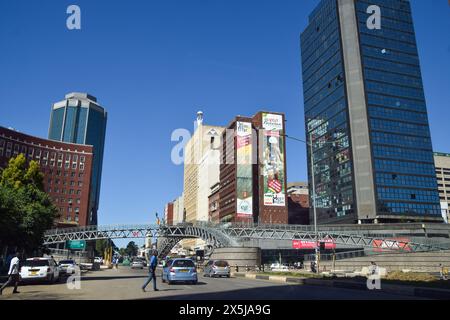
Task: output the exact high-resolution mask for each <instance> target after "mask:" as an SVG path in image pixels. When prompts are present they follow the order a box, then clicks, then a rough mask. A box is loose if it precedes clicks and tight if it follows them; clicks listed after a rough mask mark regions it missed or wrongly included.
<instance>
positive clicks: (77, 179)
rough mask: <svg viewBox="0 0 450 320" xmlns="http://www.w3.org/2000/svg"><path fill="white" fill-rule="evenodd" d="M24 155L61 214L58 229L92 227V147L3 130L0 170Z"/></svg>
mask: <svg viewBox="0 0 450 320" xmlns="http://www.w3.org/2000/svg"><path fill="white" fill-rule="evenodd" d="M19 154H23V155H24V156H25V157H26V159H27V161H31V160H34V161H36V162H37V163H38V164H39V166H40V169H41V172H42V173H43V174H44V190H45V192H46V193H47V194H48V195H49V196H50V197H51V199H52V200H53V204H54V205H55V206H56V208H57V209H58V211H59V218H58V219H57V220H56V221H55V226H56V227H57V228H65V227H78V226H80V227H82V226H87V225H88V224H89V196H90V188H91V183H90V180H91V171H92V161H93V148H92V146H85V145H79V144H73V143H63V142H58V141H52V140H46V139H42V138H38V137H34V136H30V135H28V134H25V133H22V132H18V131H16V130H12V129H6V128H3V127H0V168H6V167H7V166H8V162H9V160H10V159H11V158H13V157H17V156H18V155H19Z"/></svg>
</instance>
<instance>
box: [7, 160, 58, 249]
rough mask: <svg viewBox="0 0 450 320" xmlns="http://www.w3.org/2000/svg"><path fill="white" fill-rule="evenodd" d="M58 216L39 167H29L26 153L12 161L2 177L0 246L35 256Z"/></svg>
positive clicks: (37, 165) (33, 164)
mask: <svg viewBox="0 0 450 320" xmlns="http://www.w3.org/2000/svg"><path fill="white" fill-rule="evenodd" d="M57 217H58V210H57V208H56V207H55V206H54V205H53V203H52V201H51V199H50V197H49V195H48V194H46V193H45V192H44V175H43V174H42V172H40V169H39V164H38V163H37V162H35V161H30V163H29V164H27V161H26V158H25V156H24V155H23V154H20V155H18V156H17V157H15V158H11V159H10V161H9V163H8V166H7V167H6V168H5V169H4V170H3V171H2V172H1V177H0V244H1V245H8V246H17V247H19V248H21V249H23V250H25V251H26V252H29V253H31V252H32V251H34V250H36V249H38V248H39V247H40V245H41V244H42V240H43V235H44V232H45V231H46V230H48V229H50V228H52V227H53V224H54V221H55V219H56V218H57Z"/></svg>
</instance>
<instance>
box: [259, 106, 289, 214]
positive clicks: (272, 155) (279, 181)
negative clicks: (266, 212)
mask: <svg viewBox="0 0 450 320" xmlns="http://www.w3.org/2000/svg"><path fill="white" fill-rule="evenodd" d="M262 127H263V137H262V139H263V141H262V150H261V152H262V174H263V176H264V205H265V206H280V207H281V206H285V205H286V199H285V186H284V176H285V168H284V152H285V151H284V143H283V141H284V132H283V117H282V116H281V115H278V114H270V113H263V114H262Z"/></svg>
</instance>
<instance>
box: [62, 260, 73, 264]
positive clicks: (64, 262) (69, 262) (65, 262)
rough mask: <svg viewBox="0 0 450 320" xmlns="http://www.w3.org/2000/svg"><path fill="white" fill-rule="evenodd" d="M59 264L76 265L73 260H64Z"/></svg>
mask: <svg viewBox="0 0 450 320" xmlns="http://www.w3.org/2000/svg"><path fill="white" fill-rule="evenodd" d="M59 264H75V261H73V260H62V261H60V262H59Z"/></svg>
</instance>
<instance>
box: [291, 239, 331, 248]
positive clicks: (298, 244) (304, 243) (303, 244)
mask: <svg viewBox="0 0 450 320" xmlns="http://www.w3.org/2000/svg"><path fill="white" fill-rule="evenodd" d="M320 242H325V249H336V243H335V242H334V241H333V239H324V240H319V241H318V242H317V246H320ZM292 248H293V249H315V248H316V246H315V245H314V241H311V240H292Z"/></svg>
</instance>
